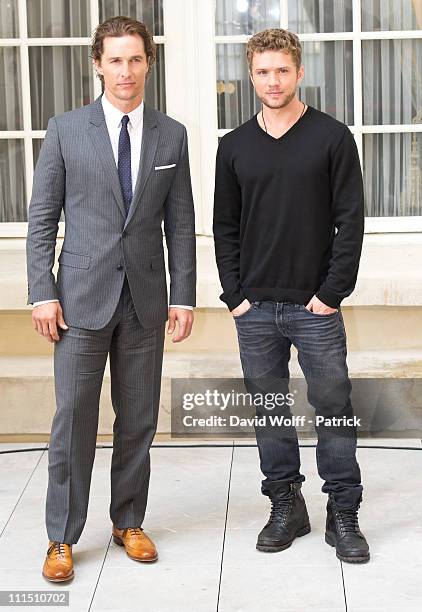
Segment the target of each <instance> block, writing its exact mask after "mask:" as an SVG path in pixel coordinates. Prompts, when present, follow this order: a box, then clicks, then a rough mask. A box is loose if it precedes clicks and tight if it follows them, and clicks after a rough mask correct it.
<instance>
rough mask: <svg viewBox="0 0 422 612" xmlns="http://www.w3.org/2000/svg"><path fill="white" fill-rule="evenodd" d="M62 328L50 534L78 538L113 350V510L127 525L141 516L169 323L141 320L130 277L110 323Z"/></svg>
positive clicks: (51, 465) (63, 539)
mask: <svg viewBox="0 0 422 612" xmlns="http://www.w3.org/2000/svg"><path fill="white" fill-rule="evenodd" d="M60 336H61V339H60V341H59V342H57V343H56V344H55V350H54V376H55V387H56V403H57V410H56V413H55V416H54V419H53V424H52V428H51V438H50V447H49V456H48V459H49V467H48V472H49V478H48V490H47V504H46V525H47V533H48V537H49V539H50V540H54V541H59V542H65V543H67V544H76V542H77V541H78V540H79V537H80V535H81V533H82V530H83V527H84V525H85V520H86V515H87V508H88V499H89V489H90V483H91V473H92V465H93V462H94V456H95V443H96V435H97V428H98V412H99V399H100V391H101V385H102V381H103V375H104V368H105V364H106V360H107V355H108V354H110V367H111V389H112V391H111V395H112V403H113V409H114V412H115V414H116V418H115V421H114V427H113V457H112V464H111V505H110V517H111V520H112V521H113V523H115V524H116V525H117V526H118V527H120V528H124V527H134V526H138V525H141V524H142V521H143V519H144V515H145V509H146V504H147V497H148V485H149V475H150V458H149V450H150V446H151V443H152V440H153V437H154V434H155V430H156V426H157V417H158V407H159V397H160V381H161V364H162V356H163V344H164V324H163V323H161V324H160V325H158V326H157V327H150V328H147V329H145V328H144V327H142V325H141V324H140V323H139V320H138V317H137V315H136V312H135V308H134V304H133V300H132V298H131V294H130V290H129V286H128V283H127V281H126V282H125V283H124V285H123V291H122V294H121V296H120V300H119V303H118V305H117V308H116V311H115V313H114V315H113V317H112V318H111V320H110V322H109V323H108V324H107V325H106V326H105V327H104V328H103V329H100V330H87V329H81V328H78V327H73V326H70V327H69V330H67V331H63V330H61V331H60Z"/></svg>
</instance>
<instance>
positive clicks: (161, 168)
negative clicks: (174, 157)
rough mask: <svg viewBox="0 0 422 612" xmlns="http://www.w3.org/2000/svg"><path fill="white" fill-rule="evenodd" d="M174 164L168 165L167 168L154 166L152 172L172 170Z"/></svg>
mask: <svg viewBox="0 0 422 612" xmlns="http://www.w3.org/2000/svg"><path fill="white" fill-rule="evenodd" d="M175 165H176V164H169V165H168V166H155V168H154V170H167V168H174V167H175Z"/></svg>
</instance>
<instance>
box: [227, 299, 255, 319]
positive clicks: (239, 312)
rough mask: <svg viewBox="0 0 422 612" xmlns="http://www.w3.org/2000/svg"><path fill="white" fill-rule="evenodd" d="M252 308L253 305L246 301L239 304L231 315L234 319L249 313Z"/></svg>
mask: <svg viewBox="0 0 422 612" xmlns="http://www.w3.org/2000/svg"><path fill="white" fill-rule="evenodd" d="M251 306H252V304H251V303H250V301H249V300H246V299H244V300H243V302H242V303H241V304H239V306H236V308H234V309H233V310H232V311H231V313H232V315H233V316H234V317H240V315H243V314H245V312H247V311H248V310H249V308H251Z"/></svg>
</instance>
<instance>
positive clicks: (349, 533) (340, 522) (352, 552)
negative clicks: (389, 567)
mask: <svg viewBox="0 0 422 612" xmlns="http://www.w3.org/2000/svg"><path fill="white" fill-rule="evenodd" d="M359 505H360V504H358V505H357V506H353V507H351V508H339V507H338V506H337V504H336V502H335V500H334V496H333V495H332V494H330V495H329V497H328V503H327V522H326V527H325V541H326V542H327V544H329V545H330V546H335V548H336V554H337V557H338V558H339V559H341V561H346V562H347V563H366V562H367V561H369V546H368V542H367V541H366V539H365V536H364V535H363V533H362V532H361V531H360V529H359V522H358V510H359Z"/></svg>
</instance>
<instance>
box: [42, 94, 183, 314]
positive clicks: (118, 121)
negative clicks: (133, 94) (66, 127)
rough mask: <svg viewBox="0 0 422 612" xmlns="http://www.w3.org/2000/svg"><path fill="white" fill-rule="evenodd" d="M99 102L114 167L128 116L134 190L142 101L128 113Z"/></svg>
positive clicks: (141, 122)
mask: <svg viewBox="0 0 422 612" xmlns="http://www.w3.org/2000/svg"><path fill="white" fill-rule="evenodd" d="M101 104H102V106H103V111H104V117H105V122H106V125H107V130H108V134H109V136H110V141H111V148H112V149H113V155H114V161H115V162H116V167H117V165H118V160H119V136H120V129H121V127H122V117H123V116H124V115H125V114H127V115H128V117H129V122H128V124H127V125H128V133H129V139H130V157H131V170H132V193H133V192H134V191H135V186H136V180H137V178H138V171H139V162H140V159H141V147H142V130H143V127H144V101H143V100H142V102H141V103H140V105H139V106H137V107H136V108H135V109H134V110H133V111H130V113H122V111H121V110H119V109H118V108H116V107H115V106H113V105H112V104H111V102H110V101H109V100H108V98H107V97H106V95H105V94H103V95H102V97H101ZM58 301H59V300H43V301H41V302H34V304H33V307H34V308H35V307H36V306H41V305H42V304H48V303H49V302H58ZM170 308H186V309H187V310H193V307H192V306H181V305H178V304H176V305H173V304H172V305H171V306H170Z"/></svg>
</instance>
